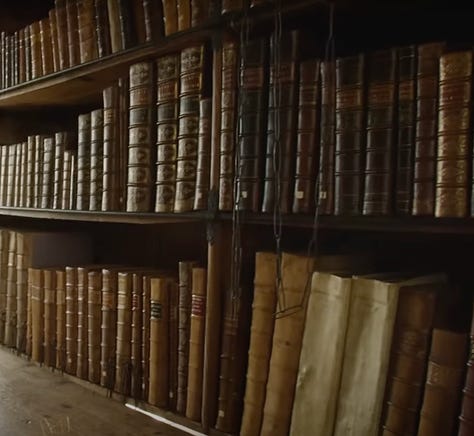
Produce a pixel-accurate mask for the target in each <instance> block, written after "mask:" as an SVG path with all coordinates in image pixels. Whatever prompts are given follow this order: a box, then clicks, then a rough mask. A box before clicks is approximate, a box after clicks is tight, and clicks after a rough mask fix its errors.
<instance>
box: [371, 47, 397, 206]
mask: <svg viewBox="0 0 474 436" xmlns="http://www.w3.org/2000/svg"><path fill="white" fill-rule="evenodd" d="M396 66H397V49H395V48H393V49H390V50H381V51H377V52H374V53H371V54H370V55H369V56H368V61H367V88H368V90H367V147H366V162H365V185H364V204H363V214H364V215H389V214H391V213H392V211H393V199H394V197H393V190H394V165H395V162H394V160H395V158H394V133H395V129H394V120H395V105H396V97H395V96H396V85H397V83H396Z"/></svg>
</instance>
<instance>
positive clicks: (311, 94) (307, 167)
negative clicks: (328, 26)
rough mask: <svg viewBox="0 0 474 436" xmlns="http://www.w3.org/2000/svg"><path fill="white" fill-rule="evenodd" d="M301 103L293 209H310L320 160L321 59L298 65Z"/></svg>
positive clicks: (297, 211) (313, 202)
mask: <svg viewBox="0 0 474 436" xmlns="http://www.w3.org/2000/svg"><path fill="white" fill-rule="evenodd" d="M299 70H300V80H299V91H298V93H299V96H298V101H299V106H298V125H297V140H296V170H295V189H294V193H293V208H292V211H293V213H306V214H307V213H310V212H311V211H312V210H313V209H314V207H315V199H314V196H315V193H314V188H315V180H316V174H317V169H318V163H319V147H317V146H316V145H317V144H319V130H320V127H319V126H320V114H319V109H320V104H321V101H320V89H319V86H320V61H319V60H317V59H313V60H308V61H305V62H302V63H301V64H300V67H299Z"/></svg>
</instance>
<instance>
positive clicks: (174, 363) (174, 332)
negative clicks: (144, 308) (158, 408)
mask: <svg viewBox="0 0 474 436" xmlns="http://www.w3.org/2000/svg"><path fill="white" fill-rule="evenodd" d="M168 298H169V299H168V301H169V322H168V326H169V332H168V335H169V349H168V351H169V356H168V362H169V367H168V392H169V396H168V406H169V408H170V410H173V411H174V410H176V405H177V397H178V301H179V292H178V283H177V282H176V281H174V280H172V281H171V283H170V285H169V293H168Z"/></svg>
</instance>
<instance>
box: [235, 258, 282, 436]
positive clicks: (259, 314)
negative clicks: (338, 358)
mask: <svg viewBox="0 0 474 436" xmlns="http://www.w3.org/2000/svg"><path fill="white" fill-rule="evenodd" d="M276 267H277V258H276V255H275V254H273V253H264V252H257V253H256V254H255V279H254V296H253V303H252V323H251V327H250V345H249V351H248V367H247V379H246V385H245V396H244V411H243V416H242V425H241V428H240V434H241V435H242V436H243V435H248V436H252V435H255V436H258V435H260V429H261V425H262V419H263V407H264V405H265V395H266V386H267V379H268V370H269V363H270V355H271V351H272V339H273V328H274V324H275V320H274V316H273V314H274V312H275V309H276V295H277V294H276V289H275V283H276V277H277V272H276Z"/></svg>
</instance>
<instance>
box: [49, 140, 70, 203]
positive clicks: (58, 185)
mask: <svg viewBox="0 0 474 436" xmlns="http://www.w3.org/2000/svg"><path fill="white" fill-rule="evenodd" d="M70 148H71V135H70V133H69V132H58V133H55V135H54V178H53V201H52V204H51V206H52V208H53V209H61V207H62V195H63V189H62V188H63V172H64V170H65V168H64V155H65V151H66V150H67V149H70Z"/></svg>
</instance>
